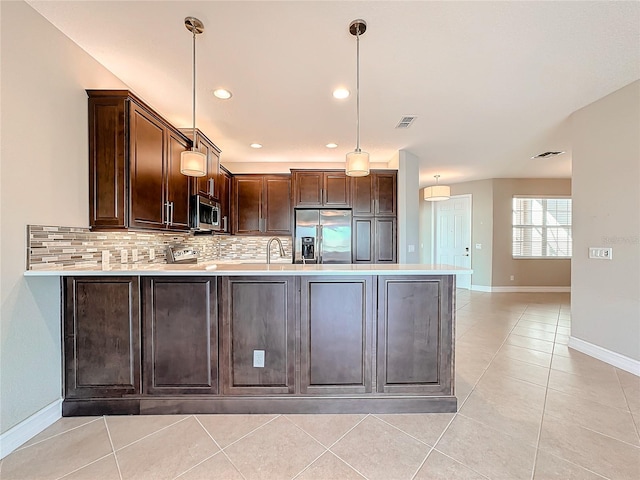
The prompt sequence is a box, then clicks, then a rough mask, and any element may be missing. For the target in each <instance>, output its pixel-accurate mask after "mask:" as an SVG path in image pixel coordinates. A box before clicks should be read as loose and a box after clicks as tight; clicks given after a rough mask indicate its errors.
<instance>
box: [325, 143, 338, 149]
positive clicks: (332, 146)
mask: <svg viewBox="0 0 640 480" xmlns="http://www.w3.org/2000/svg"><path fill="white" fill-rule="evenodd" d="M325 146H326V147H327V148H336V147H337V146H338V144H337V143H327V144H326V145H325Z"/></svg>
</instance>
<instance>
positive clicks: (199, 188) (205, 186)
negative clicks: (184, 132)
mask: <svg viewBox="0 0 640 480" xmlns="http://www.w3.org/2000/svg"><path fill="white" fill-rule="evenodd" d="M192 136H193V134H191V135H189V138H191V137H192ZM196 148H197V149H198V150H199V151H200V152H202V153H204V154H205V155H206V157H207V174H206V175H205V176H204V177H196V178H195V183H196V194H197V195H204V196H207V197H210V196H212V195H213V189H212V187H211V179H212V176H211V147H210V146H209V144H208V143H207V142H204V141H203V140H202V137H200V136H198V135H197V134H196Z"/></svg>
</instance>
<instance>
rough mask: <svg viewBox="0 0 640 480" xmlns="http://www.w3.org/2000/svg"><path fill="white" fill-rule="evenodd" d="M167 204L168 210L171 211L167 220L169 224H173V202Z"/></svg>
mask: <svg viewBox="0 0 640 480" xmlns="http://www.w3.org/2000/svg"><path fill="white" fill-rule="evenodd" d="M169 206H170V209H171V210H170V211H171V217H170V220H169V222H170V223H169V224H170V225H173V207H174V205H173V202H170V203H169Z"/></svg>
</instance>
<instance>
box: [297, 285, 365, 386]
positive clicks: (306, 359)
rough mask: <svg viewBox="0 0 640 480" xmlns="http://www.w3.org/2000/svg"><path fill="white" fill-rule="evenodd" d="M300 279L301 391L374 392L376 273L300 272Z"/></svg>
mask: <svg viewBox="0 0 640 480" xmlns="http://www.w3.org/2000/svg"><path fill="white" fill-rule="evenodd" d="M301 283H302V285H301V297H300V305H301V309H300V311H301V317H300V338H301V342H300V343H301V346H300V389H301V390H300V391H301V393H303V394H334V393H369V392H371V380H372V376H371V348H372V344H371V342H372V338H373V325H372V322H373V305H374V302H373V297H374V292H373V284H374V282H373V278H372V277H351V276H349V277H342V278H340V277H302V279H301ZM337 299H340V300H339V301H336V300H337Z"/></svg>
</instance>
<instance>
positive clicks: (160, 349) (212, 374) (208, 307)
mask: <svg viewBox="0 0 640 480" xmlns="http://www.w3.org/2000/svg"><path fill="white" fill-rule="evenodd" d="M142 291H143V295H144V297H143V298H144V300H143V310H142V311H143V338H144V339H145V342H144V366H143V378H144V393H147V394H151V395H172V394H174V395H175V394H194V393H195V394H215V393H218V302H217V286H216V277H204V278H194V277H185V278H171V277H145V278H143V280H142Z"/></svg>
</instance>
